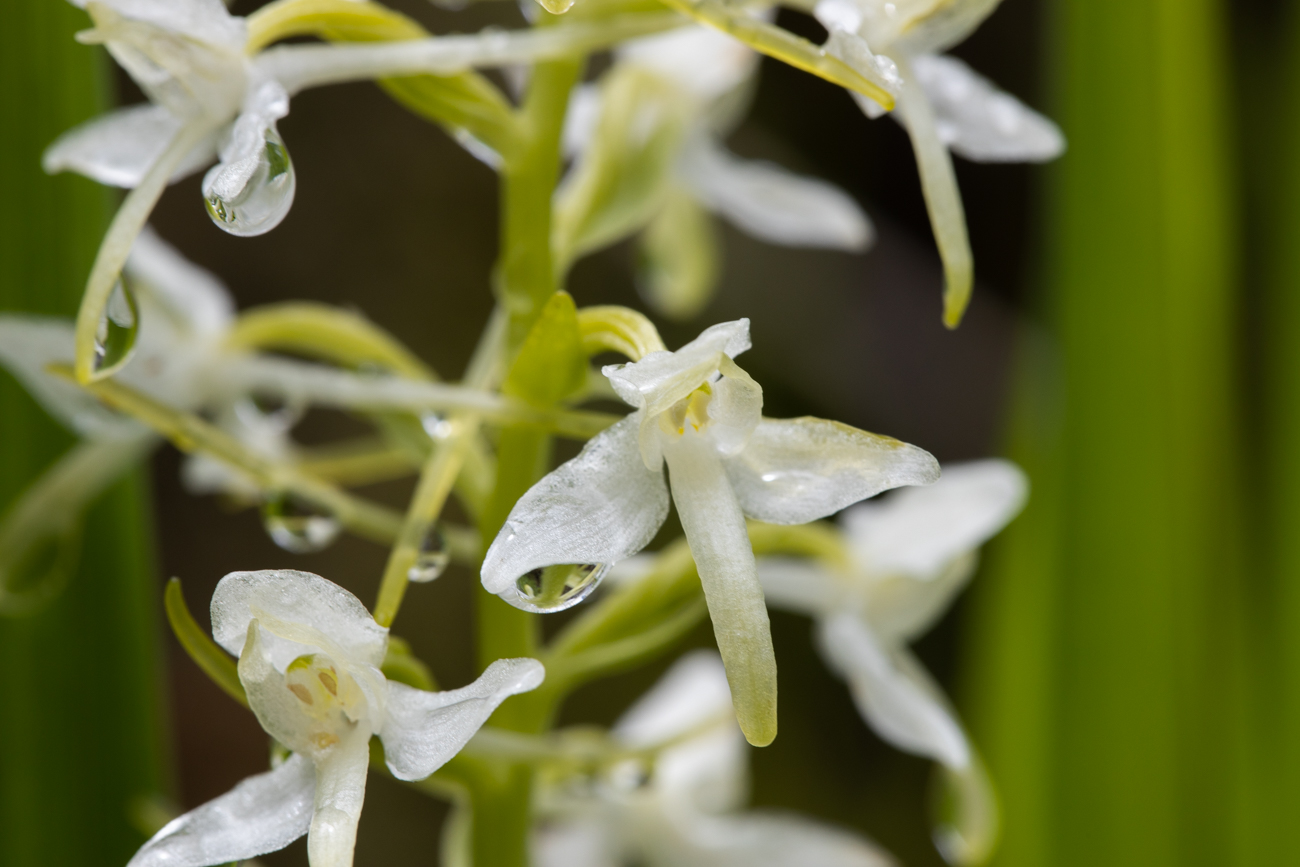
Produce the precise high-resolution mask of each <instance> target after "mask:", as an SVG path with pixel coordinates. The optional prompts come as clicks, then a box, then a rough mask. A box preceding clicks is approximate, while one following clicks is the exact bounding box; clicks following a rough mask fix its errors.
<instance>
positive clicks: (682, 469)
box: [664, 430, 776, 746]
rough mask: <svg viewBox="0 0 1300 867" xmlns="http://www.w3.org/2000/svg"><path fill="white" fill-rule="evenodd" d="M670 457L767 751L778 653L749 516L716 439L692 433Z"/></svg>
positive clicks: (714, 607)
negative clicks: (748, 527) (752, 544)
mask: <svg viewBox="0 0 1300 867" xmlns="http://www.w3.org/2000/svg"><path fill="white" fill-rule="evenodd" d="M664 458H665V459H666V460H667V462H668V474H669V475H668V477H669V481H670V483H671V485H672V491H673V501H674V502H675V503H676V504H677V514H678V516H679V517H680V518H681V521H682V529H683V530H684V531H685V533H686V541H687V542H688V543H689V544H690V548H691V556H693V557H694V558H695V564H696V566H697V567H698V569H699V573H700V584H701V585H702V586H703V588H704V598H705V600H706V601H707V602H708V606H709V616H710V617H711V618H712V620H713V633H714V635H715V636H716V638H717V641H718V651H719V652H720V653H721V654H722V660H723V662H724V663H725V664H726V667H727V680H728V682H729V684H730V686H731V697H732V703H733V704H734V706H735V708H736V716H737V719H738V721H739V722H740V727H741V729H742V730H743V731H744V732H745V736H746V738H748V740H749V741H750V743H753V744H755V745H756V746H766V745H767V744H769V743H771V741H772V739H773V738H775V737H776V656H775V653H774V652H773V649H772V634H771V630H770V627H769V623H768V618H767V606H766V605H765V604H764V602H763V588H762V587H761V586H760V585H759V583H758V574H757V571H756V567H755V564H754V551H753V549H752V548H751V547H750V544H749V534H748V532H747V531H746V529H745V518H744V516H743V515H742V514H741V511H740V505H739V504H738V503H737V502H736V497H735V494H733V493H732V490H731V484H730V483H729V482H728V481H727V475H726V472H725V471H724V470H723V468H722V463H721V458H720V457H719V455H718V452H717V449H716V447H715V446H714V443H713V441H712V438H711V437H708V436H704V435H700V434H696V433H694V432H693V431H691V430H687V431H686V433H685V434H683V435H682V436H679V437H676V438H675V439H673V440H671V441H668V442H666V443H665V445H664Z"/></svg>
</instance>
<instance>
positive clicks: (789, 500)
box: [725, 417, 939, 524]
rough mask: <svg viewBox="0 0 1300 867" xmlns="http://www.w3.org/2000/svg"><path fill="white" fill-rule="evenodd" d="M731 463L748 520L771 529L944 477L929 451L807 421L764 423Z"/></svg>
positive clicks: (844, 427) (821, 421) (828, 423)
mask: <svg viewBox="0 0 1300 867" xmlns="http://www.w3.org/2000/svg"><path fill="white" fill-rule="evenodd" d="M725 464H726V468H727V477H728V478H729V479H731V484H732V487H733V488H735V491H736V497H737V499H739V501H740V507H741V508H742V509H743V510H744V512H745V514H746V515H748V516H749V517H751V518H756V519H757V520H760V521H767V522H768V523H771V524H805V523H807V522H809V521H815V520H817V519H818V518H824V517H826V516H827V515H833V514H834V513H836V512H838V511H839V510H840V509H843V508H844V507H846V506H849V505H852V504H853V503H856V502H857V501H858V500H863V499H866V498H867V497H872V496H875V495H876V494H878V493H880V492H881V491H886V490H889V489H890V488H896V487H898V486H899V485H926V484H929V483H931V482H933V481H934V480H935V479H937V478H938V477H939V464H938V462H937V461H936V460H935V459H934V457H933V456H932V455H931V454H930V453H929V452H927V451H925V450H924V449H919V448H917V447H916V446H912V445H908V444H907V443H903V442H899V441H898V440H896V439H891V438H889V437H883V436H878V435H876V434H871V433H867V432H866V431H861V430H858V429H857V428H853V427H849V426H848V425H845V424H840V423H839V422H834V421H826V420H824V419H819V418H807V417H805V418H792V419H763V421H762V423H761V424H759V426H758V427H757V428H756V429H755V430H754V433H753V434H752V435H751V436H750V438H749V442H748V443H747V444H746V445H745V448H744V450H742V451H741V452H740V453H739V454H737V455H735V456H734V457H730V458H727V459H726V461H725Z"/></svg>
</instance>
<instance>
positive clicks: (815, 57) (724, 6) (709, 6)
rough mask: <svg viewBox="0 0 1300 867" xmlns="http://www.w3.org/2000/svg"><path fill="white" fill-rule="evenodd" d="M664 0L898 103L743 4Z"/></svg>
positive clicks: (889, 105) (771, 52)
mask: <svg viewBox="0 0 1300 867" xmlns="http://www.w3.org/2000/svg"><path fill="white" fill-rule="evenodd" d="M662 2H663V4H664V5H665V6H667V7H668V8H670V9H676V10H677V11H678V12H681V13H682V14H683V15H689V16H690V17H692V18H694V19H695V20H696V21H699V22H700V23H702V24H707V25H709V26H710V27H716V28H717V29H719V30H721V31H722V32H723V33H727V34H730V35H731V36H734V37H735V38H736V39H739V40H740V41H741V42H743V43H745V44H746V45H748V46H749V47H750V48H752V49H754V50H755V51H757V52H759V53H760V54H766V55H767V56H768V57H771V58H773V59H775V60H779V61H781V62H782V63H788V64H789V65H791V66H793V67H794V68H795V69H802V70H803V71H804V72H810V73H812V74H813V75H815V76H817V77H818V78H824V79H826V80H827V81H829V82H831V83H832V84H838V85H839V86H840V87H847V88H848V89H849V90H853V91H857V92H858V93H860V94H862V95H863V96H866V97H870V98H871V99H873V100H875V101H876V102H877V103H879V104H880V105H881V106H882V107H883V108H884V109H885V110H886V111H890V110H892V109H893V107H894V97H893V95H892V94H890V93H889V92H888V91H886V90H884V89H883V88H881V87H880V85H878V84H876V83H874V82H872V81H871V80H869V79H867V78H865V77H863V76H862V75H861V74H860V73H858V72H857V71H856V70H854V69H853V67H851V66H849V65H848V64H847V63H845V62H844V61H842V60H840V59H838V58H836V57H832V56H831V55H829V54H827V53H826V52H825V51H823V50H822V49H821V48H819V47H818V46H816V45H814V44H813V43H811V42H809V41H808V40H807V39H804V38H803V37H802V36H795V35H794V34H793V33H790V32H789V31H786V30H783V29H781V28H780V27H777V26H776V25H775V24H768V23H767V22H766V21H763V20H761V19H758V18H751V17H750V16H749V13H748V12H747V11H746V10H745V8H744V7H743V6H741V5H739V4H731V3H726V2H723V0H662Z"/></svg>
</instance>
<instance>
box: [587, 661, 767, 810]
mask: <svg viewBox="0 0 1300 867" xmlns="http://www.w3.org/2000/svg"><path fill="white" fill-rule="evenodd" d="M735 720H736V716H735V711H734V710H733V709H732V706H731V690H730V688H729V687H728V685H727V671H726V669H725V668H724V667H723V665H722V659H721V658H720V657H719V656H718V654H717V653H715V652H713V651H711V650H695V651H691V652H690V653H687V654H686V655H684V656H682V657H681V658H680V659H678V660H677V661H676V662H675V663H673V665H672V667H671V668H669V669H668V671H667V673H665V674H664V676H663V677H662V678H660V679H659V682H658V683H656V684H655V685H654V686H653V687H651V689H650V691H649V692H647V693H646V694H645V695H643V696H642V697H641V698H640V699H638V700H637V702H636V704H634V705H632V707H631V708H629V709H628V711H627V712H626V713H624V714H623V716H621V717H620V718H619V720H618V722H617V723H615V725H614V728H613V729H612V730H611V732H610V733H611V734H612V735H613V736H614V737H615V738H616V739H617V740H619V741H620V742H622V743H623V744H626V745H627V746H629V747H632V748H634V749H635V748H641V749H653V748H656V747H663V746H664V745H666V744H669V743H671V742H673V741H674V740H679V739H681V740H680V742H679V743H677V744H675V745H673V746H671V747H669V748H668V749H665V750H663V751H662V752H660V754H659V758H658V760H657V761H656V763H655V769H654V781H655V788H656V790H657V791H658V792H660V793H661V795H662V796H664V797H668V798H670V799H674V800H679V801H684V802H685V801H689V804H690V806H691V808H692V809H698V810H706V811H709V812H723V811H726V810H732V809H738V808H739V807H740V806H741V805H743V804H744V802H745V799H746V797H747V795H748V767H747V763H748V756H747V754H746V747H745V741H744V738H743V737H742V736H741V733H740V730H739V729H738V728H737V727H736V721H735Z"/></svg>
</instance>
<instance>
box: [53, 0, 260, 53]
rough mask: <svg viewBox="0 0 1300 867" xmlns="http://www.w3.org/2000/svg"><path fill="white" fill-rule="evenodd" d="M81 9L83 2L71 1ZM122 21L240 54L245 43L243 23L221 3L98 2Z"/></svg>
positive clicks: (192, 0)
mask: <svg viewBox="0 0 1300 867" xmlns="http://www.w3.org/2000/svg"><path fill="white" fill-rule="evenodd" d="M73 2H74V4H75V5H77V6H81V7H83V8H84V7H85V5H86V2H85V0H73ZM99 2H100V3H101V4H102V5H104V6H107V7H108V8H110V9H112V10H113V11H114V12H116V13H117V14H119V15H121V16H123V17H124V18H130V19H132V20H135V21H140V22H144V23H148V24H153V25H155V26H157V27H159V28H161V29H163V30H168V31H171V32H172V33H176V34H179V35H182V36H188V37H190V38H191V39H194V40H197V41H199V42H207V43H212V44H214V45H222V46H225V47H228V48H231V49H234V50H242V49H243V47H244V43H245V42H246V41H247V39H248V29H247V27H246V26H245V24H244V19H242V18H237V17H235V16H233V15H231V14H230V12H229V11H227V10H226V4H225V3H223V2H221V0H99Z"/></svg>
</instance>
